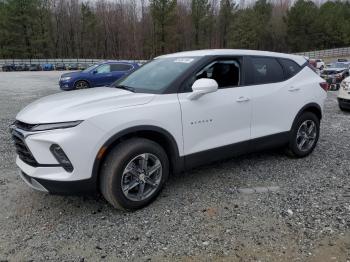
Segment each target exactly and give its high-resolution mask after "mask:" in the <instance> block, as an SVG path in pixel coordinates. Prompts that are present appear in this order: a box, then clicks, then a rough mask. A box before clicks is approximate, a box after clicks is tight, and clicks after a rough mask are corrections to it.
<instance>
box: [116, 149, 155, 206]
mask: <svg viewBox="0 0 350 262" xmlns="http://www.w3.org/2000/svg"><path fill="white" fill-rule="evenodd" d="M161 179H162V164H161V162H160V160H159V158H158V157H157V156H155V155H153V154H151V153H143V154H140V155H138V156H136V157H134V158H133V159H132V160H131V161H130V162H129V163H128V164H127V165H126V167H125V169H124V171H123V175H122V180H121V186H122V191H123V194H124V196H125V197H126V198H127V199H129V200H131V201H142V200H145V199H147V198H148V197H150V196H151V195H152V194H153V193H154V192H156V191H157V189H158V187H159V185H160V182H161Z"/></svg>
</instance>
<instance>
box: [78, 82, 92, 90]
mask: <svg viewBox="0 0 350 262" xmlns="http://www.w3.org/2000/svg"><path fill="white" fill-rule="evenodd" d="M88 87H89V86H88V84H87V83H86V82H84V81H79V82H78V83H77V84H76V85H75V88H76V89H85V88H88Z"/></svg>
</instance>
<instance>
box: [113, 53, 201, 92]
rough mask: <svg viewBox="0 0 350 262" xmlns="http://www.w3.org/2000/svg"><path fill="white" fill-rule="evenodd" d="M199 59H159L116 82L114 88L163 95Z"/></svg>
mask: <svg viewBox="0 0 350 262" xmlns="http://www.w3.org/2000/svg"><path fill="white" fill-rule="evenodd" d="M199 59H200V57H168V58H157V59H154V60H152V61H151V62H149V63H147V64H145V65H143V66H142V67H140V68H139V69H137V70H136V71H134V72H133V73H131V74H130V75H127V76H126V77H124V78H122V79H120V80H118V81H116V82H115V83H114V84H113V86H114V87H117V88H118V87H119V88H123V89H129V90H132V91H134V92H140V93H142V92H144V93H161V92H162V91H163V90H164V89H166V88H167V87H168V86H169V85H170V84H171V83H172V82H173V81H174V80H175V79H176V78H178V77H179V76H180V75H181V74H182V73H183V72H185V71H186V70H187V69H188V68H190V67H191V66H192V65H193V64H194V63H195V62H196V61H198V60H199Z"/></svg>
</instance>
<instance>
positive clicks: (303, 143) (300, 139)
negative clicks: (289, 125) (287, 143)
mask: <svg viewBox="0 0 350 262" xmlns="http://www.w3.org/2000/svg"><path fill="white" fill-rule="evenodd" d="M316 138H317V127H316V124H315V122H314V121H313V120H306V121H304V122H303V123H302V124H301V125H300V127H299V129H298V132H297V137H296V143H297V146H298V148H299V150H300V151H303V152H305V151H309V150H310V149H311V148H312V147H313V145H314V144H315V141H316Z"/></svg>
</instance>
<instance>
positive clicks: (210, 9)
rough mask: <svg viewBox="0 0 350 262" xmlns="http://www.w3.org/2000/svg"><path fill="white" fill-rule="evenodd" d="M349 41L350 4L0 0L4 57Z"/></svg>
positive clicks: (294, 47) (129, 54)
mask: <svg viewBox="0 0 350 262" xmlns="http://www.w3.org/2000/svg"><path fill="white" fill-rule="evenodd" d="M349 45H350V3H349V2H348V1H345V2H344V1H329V2H325V3H323V4H322V5H317V4H315V3H314V2H311V1H306V0H297V1H296V2H294V3H293V4H292V1H291V0H270V1H267V0H258V1H255V2H254V3H250V4H246V3H245V2H244V0H240V1H239V2H237V1H233V0H114V1H110V0H95V1H86V0H85V1H82V0H0V58H102V59H107V58H108V59H150V58H152V57H155V56H157V55H160V54H164V53H169V52H176V51H182V50H193V49H204V48H245V49H258V50H259V49H260V50H271V51H280V52H299V51H309V50H318V49H325V48H336V47H344V46H349Z"/></svg>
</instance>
